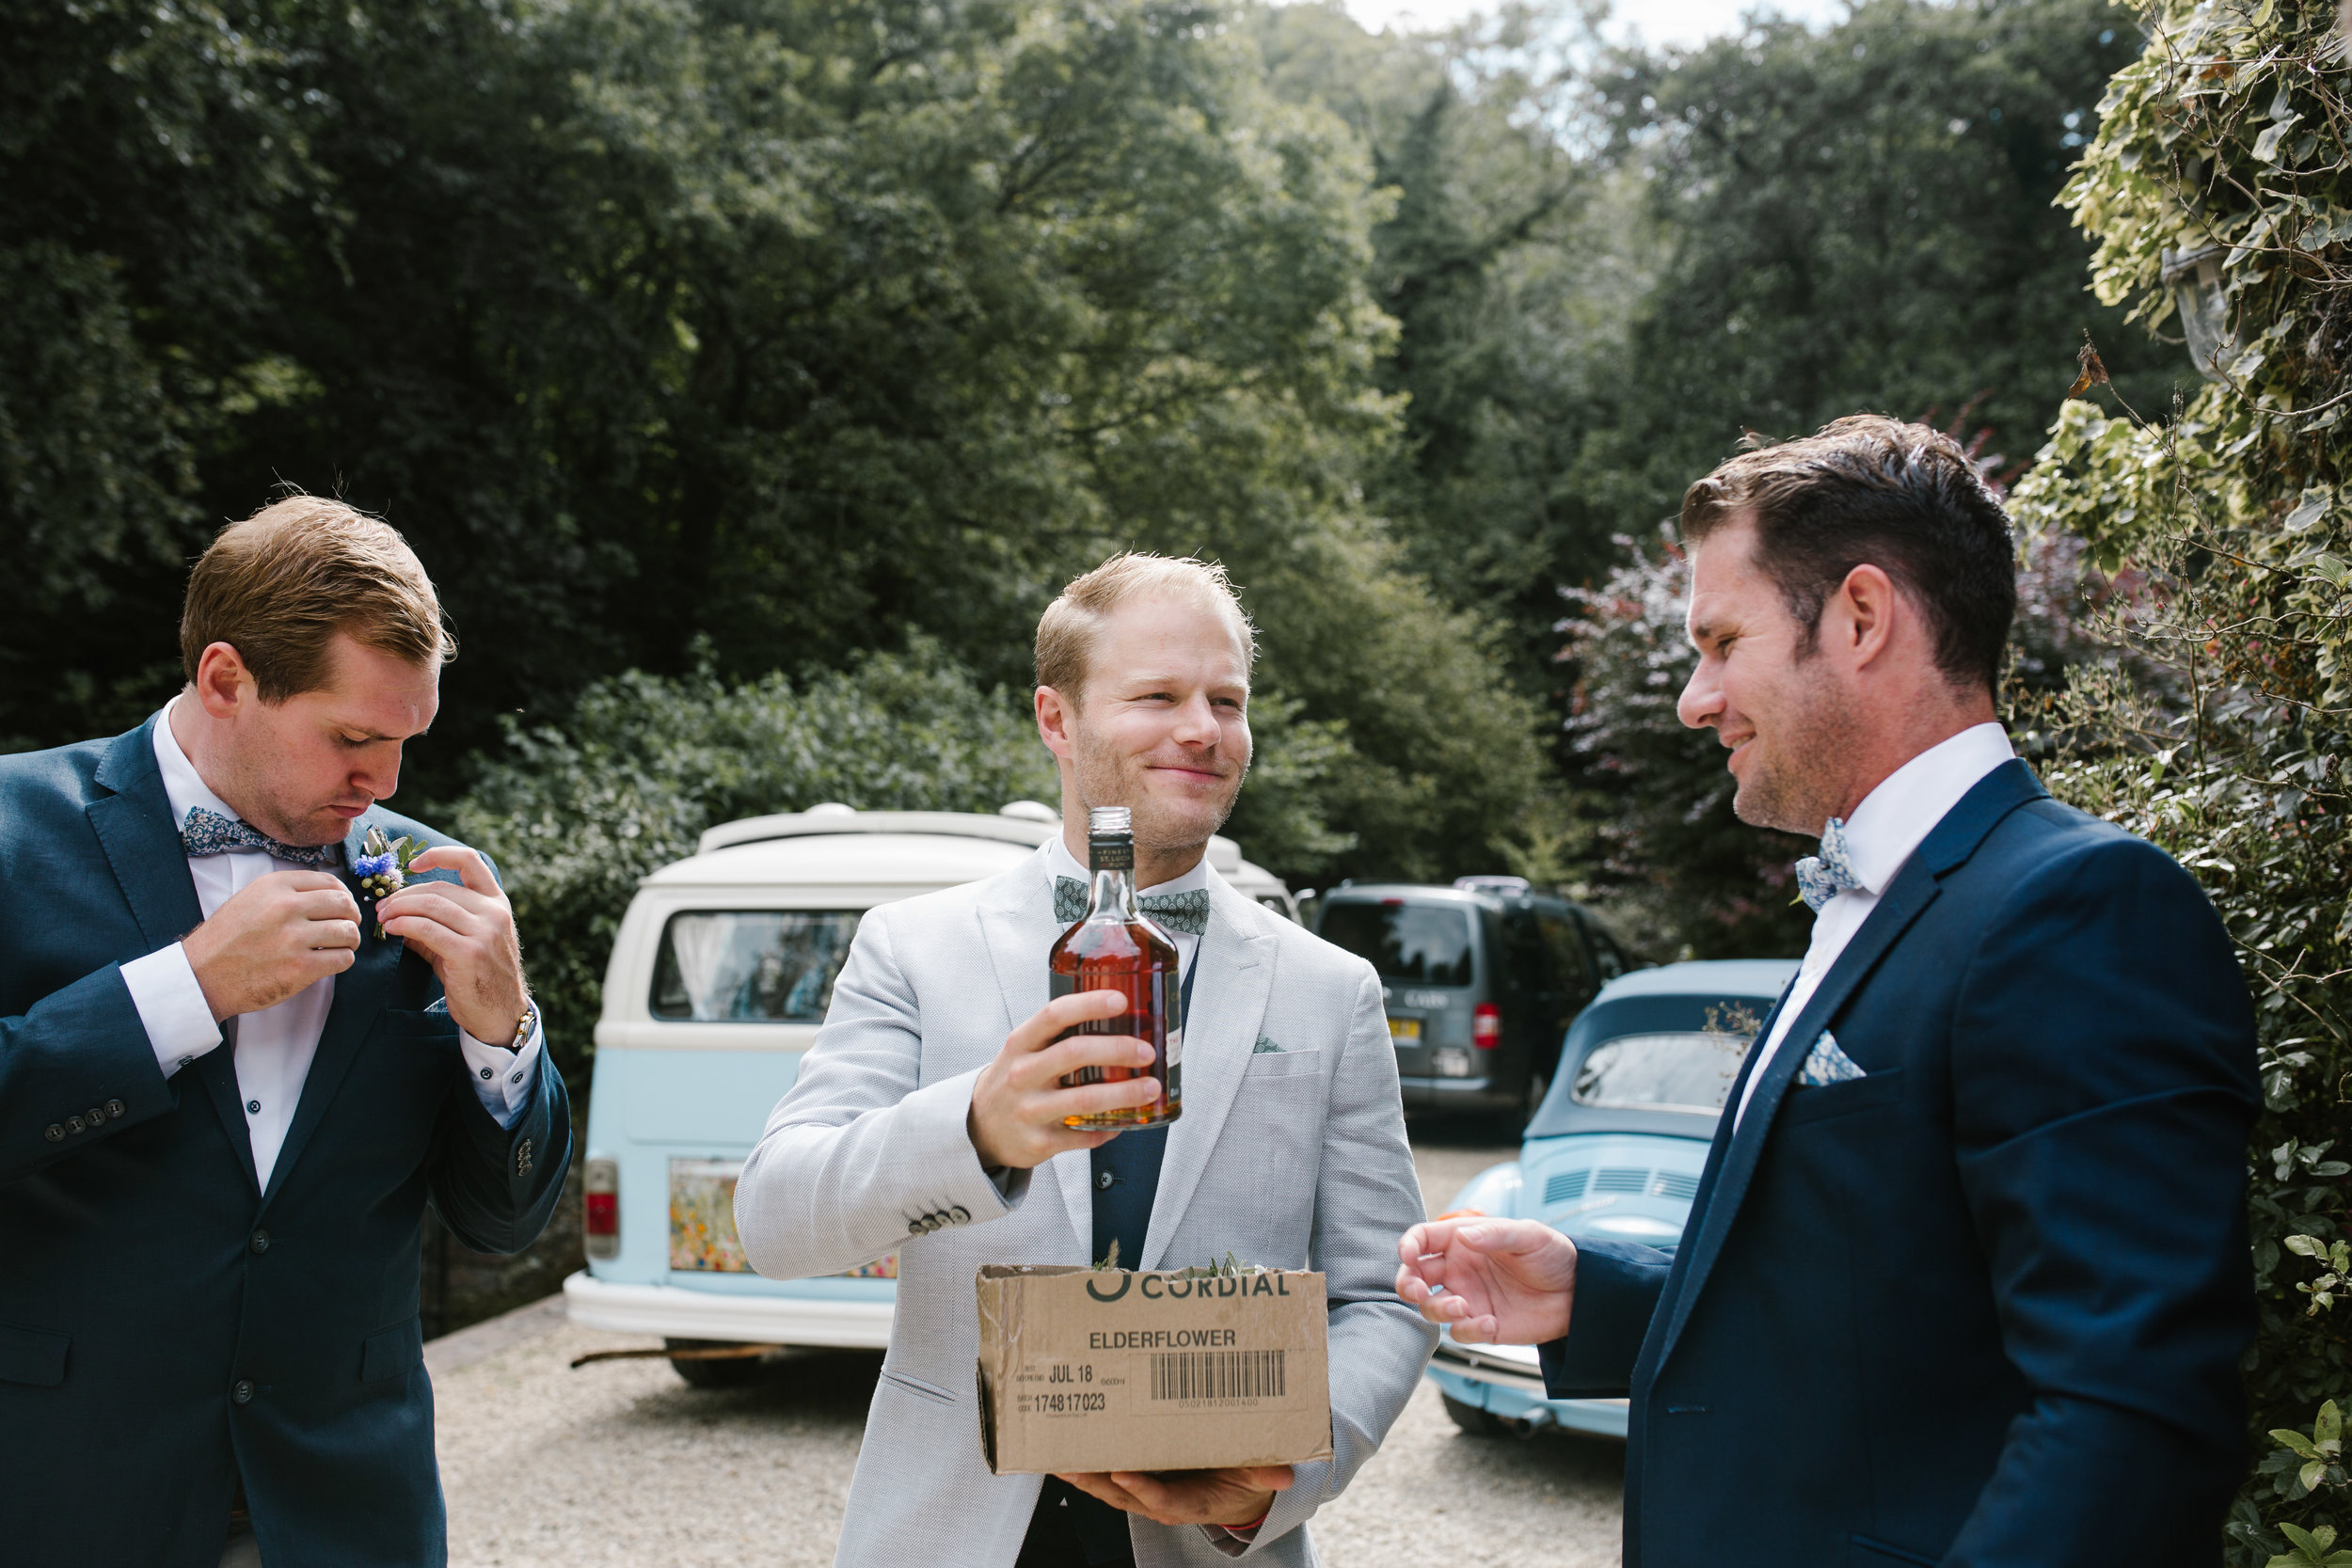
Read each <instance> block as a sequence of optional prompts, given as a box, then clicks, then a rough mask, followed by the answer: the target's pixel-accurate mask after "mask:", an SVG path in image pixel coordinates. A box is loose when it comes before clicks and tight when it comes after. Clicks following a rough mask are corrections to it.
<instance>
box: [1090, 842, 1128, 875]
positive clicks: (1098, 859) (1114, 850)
mask: <svg viewBox="0 0 2352 1568" xmlns="http://www.w3.org/2000/svg"><path fill="white" fill-rule="evenodd" d="M1087 860H1088V863H1089V869H1091V870H1095V871H1133V870H1134V869H1135V868H1136V841H1135V840H1134V839H1132V838H1126V837H1120V838H1089V839H1088V840H1087Z"/></svg>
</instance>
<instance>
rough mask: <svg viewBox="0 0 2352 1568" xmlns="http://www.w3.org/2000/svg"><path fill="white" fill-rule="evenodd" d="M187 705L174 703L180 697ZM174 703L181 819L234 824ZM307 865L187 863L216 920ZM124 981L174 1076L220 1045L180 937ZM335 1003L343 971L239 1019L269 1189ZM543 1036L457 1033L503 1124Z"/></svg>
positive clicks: (246, 1092) (242, 1068) (244, 1078)
mask: <svg viewBox="0 0 2352 1568" xmlns="http://www.w3.org/2000/svg"><path fill="white" fill-rule="evenodd" d="M178 701H179V699H178V698H177V697H175V698H173V699H172V703H177V702H178ZM172 703H167V704H165V705H164V710H163V712H162V713H160V714H158V715H156V718H155V763H156V766H157V767H158V768H161V769H162V770H163V776H164V794H165V796H166V797H167V799H168V800H170V801H171V816H172V820H173V822H174V823H175V824H184V823H185V822H186V821H187V819H188V813H189V812H190V811H192V810H194V809H195V808H196V807H198V806H201V807H203V808H204V809H205V810H206V811H209V812H215V813H217V814H218V815H219V816H225V817H227V818H229V819H230V821H232V822H233V821H237V820H240V818H239V817H238V816H237V814H236V812H235V811H234V810H232V809H231V808H230V806H229V805H228V804H227V803H226V802H225V801H223V800H221V799H220V797H219V796H217V795H215V794H214V793H213V792H212V790H211V789H210V788H208V787H206V785H205V783H204V780H203V778H202V777H201V776H200V775H199V773H198V772H197V770H196V765H195V764H194V763H191V762H190V761H188V757H187V753H186V752H183V751H182V750H181V749H180V742H179V739H178V737H176V736H173V734H172V733H171V706H172ZM302 869H304V868H303V867H300V866H297V865H294V864H293V863H289V862H286V861H280V860H278V859H276V858H275V857H273V856H271V855H270V854H268V853H267V852H265V851H263V850H260V849H239V850H233V851H231V852H230V853H228V854H222V855H202V856H195V857H191V858H190V859H189V861H188V875H189V876H190V877H191V878H193V879H195V882H196V901H197V905H198V907H199V908H200V909H201V910H202V911H204V918H205V919H207V920H210V919H212V918H213V916H214V914H215V913H216V912H217V911H219V909H220V907H221V906H222V905H223V904H226V903H227V902H229V900H230V898H231V897H233V896H235V895H237V894H238V893H239V892H241V891H243V890H244V889H245V888H246V887H248V886H250V885H251V884H252V883H254V882H257V881H259V880H260V879H262V878H263V877H266V876H268V875H269V874H270V873H271V872H273V871H298V870H302ZM361 918H362V919H363V920H364V919H365V918H366V916H365V915H364V914H363V915H362V916H361ZM362 934H363V935H364V934H365V933H364V932H363V933H362ZM122 983H123V984H124V985H125V986H126V987H128V988H129V989H130V992H131V1001H132V1003H133V1005H134V1006H136V1007H137V1008H138V1012H139V1022H141V1023H143V1024H145V1025H146V1026H147V1039H148V1043H149V1044H150V1045H151V1046H152V1047H154V1051H155V1060H156V1062H157V1064H158V1065H159V1066H161V1067H162V1068H163V1069H164V1076H165V1077H166V1078H168V1077H170V1076H171V1075H172V1074H173V1073H175V1072H177V1071H179V1070H180V1069H182V1068H183V1067H186V1066H187V1065H188V1064H189V1063H191V1062H193V1061H195V1060H196V1059H197V1058H198V1057H199V1056H201V1055H203V1054H205V1053H207V1052H210V1051H212V1050H214V1049H215V1047H217V1046H218V1045H219V1044H220V1042H221V1039H222V1038H223V1036H222V1034H221V1029H220V1025H219V1024H217V1023H215V1022H213V1009H212V1005H211V1004H210V1003H208V1002H206V1001H205V1000H204V990H203V988H202V987H201V986H199V985H198V984H197V981H196V970H195V968H194V967H193V966H192V965H191V964H190V963H189V962H188V955H187V949H186V948H185V947H184V946H183V945H182V944H181V943H179V942H173V943H172V944H171V945H170V946H169V947H166V948H162V949H160V950H158V951H156V952H153V953H150V954H149V955H147V957H145V958H135V959H133V960H132V961H131V962H129V963H126V964H124V965H123V966H122ZM334 1001H335V977H334V976H333V975H331V974H330V975H328V976H327V977H326V978H325V979H323V980H317V981H314V982H312V983H311V984H310V986H309V987H308V988H306V989H305V990H300V991H297V992H296V993H295V994H294V995H293V996H290V997H288V998H287V999H286V1000H285V1001H283V1002H280V1003H279V1004H278V1006H275V1007H265V1008H263V1009H262V1011H260V1012H258V1013H246V1014H245V1015H243V1016H242V1017H240V1018H239V1019H238V1021H237V1056H236V1064H237V1095H238V1098H239V1099H241V1100H243V1101H245V1117H246V1136H247V1137H249V1138H250V1139H251V1140H252V1144H253V1170H254V1174H255V1175H256V1176H257V1177H259V1178H260V1179H261V1183H262V1187H263V1188H267V1187H268V1186H269V1178H270V1172H271V1171H272V1170H273V1169H274V1168H275V1167H276V1166H277V1164H278V1150H279V1149H280V1148H283V1147H285V1142H286V1132H287V1129H288V1128H290V1127H292V1126H293V1125H294V1107H295V1105H296V1104H297V1103H298V1102H299V1101H301V1099H302V1084H303V1080H304V1079H305V1078H307V1077H309V1076H310V1058H311V1057H312V1056H314V1055H316V1054H317V1053H318V1048H319V1034H320V1032H321V1031H322V1030H324V1029H325V1028H326V1012H327V1009H328V1008H329V1007H330V1006H333V1005H334ZM544 1038H545V1032H544V1031H543V1030H541V1029H540V1028H539V1027H538V1026H537V1025H536V1024H534V1025H533V1026H532V1032H531V1038H530V1039H528V1040H526V1041H524V1042H523V1047H522V1050H521V1051H519V1052H516V1051H513V1050H509V1049H506V1048H503V1047H501V1046H495V1045H485V1044H484V1043H483V1042H482V1041H480V1040H478V1039H475V1038H474V1037H472V1036H471V1035H469V1034H466V1033H464V1032H463V1031H462V1030H461V1031H460V1032H459V1034H458V1043H459V1047H460V1049H461V1050H462V1052H463V1053H464V1056H465V1061H466V1081H467V1082H468V1083H469V1084H470V1085H472V1086H473V1091H474V1094H475V1095H476V1096H477V1097H478V1098H479V1099H480V1100H481V1101H482V1108H483V1109H484V1110H485V1111H487V1112H489V1113H490V1115H491V1116H492V1117H495V1118H496V1119H497V1121H498V1124H499V1125H500V1126H501V1127H512V1126H514V1125H515V1122H516V1119H517V1118H519V1117H521V1116H522V1113H523V1108H524V1106H525V1105H527V1104H528V1103H529V1102H530V1101H531V1092H532V1085H533V1078H532V1075H533V1074H534V1073H535V1072H536V1071H537V1070H538V1064H539V1057H540V1054H541V1046H542V1044H543V1041H544Z"/></svg>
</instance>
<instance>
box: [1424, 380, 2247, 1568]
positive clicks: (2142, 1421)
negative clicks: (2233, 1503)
mask: <svg viewBox="0 0 2352 1568" xmlns="http://www.w3.org/2000/svg"><path fill="white" fill-rule="evenodd" d="M1682 522H1683V534H1684V538H1685V540H1686V542H1687V544H1688V545H1689V546H1690V548H1691V551H1692V597H1691V607H1690V635H1691V640H1692V642H1693V643H1694V644H1695V645H1696V646H1697V648H1698V651H1699V666H1698V669H1697V671H1696V673H1694V674H1693V675H1692V678H1691V682H1690V685H1689V687H1688V688H1687V689H1685V690H1684V692H1683V694H1682V702H1681V717H1682V721H1683V722H1684V723H1686V724H1690V725H1693V726H1701V725H1711V726H1713V728H1714V729H1715V730H1716V732H1717V734H1718V736H1720V738H1721V739H1722V741H1723V743H1724V745H1725V746H1727V747H1729V748H1731V756H1730V768H1731V772H1732V776H1733V777H1734V778H1735V779H1736V780H1737V781H1738V794H1737V797H1736V801H1735V809H1736V810H1737V811H1738V812H1739V815H1740V817H1741V818H1742V819H1743V820H1745V821H1748V822H1752V823H1756V824H1757V825H1759V826H1766V827H1772V828H1779V829H1782V830H1785V831H1788V832H1804V833H1807V834H1817V833H1818V834H1820V835H1821V838H1822V846H1821V852H1820V855H1819V856H1808V857H1806V858H1805V859H1804V861H1803V862H1801V863H1799V865H1798V879H1799V883H1800V886H1801V888H1802V890H1803V894H1804V898H1805V901H1806V902H1807V903H1808V904H1810V905H1812V906H1813V908H1814V909H1815V911H1817V912H1816V914H1815V920H1814V929H1813V939H1812V943H1811V946H1810V948H1809V949H1808V951H1807V953H1806V955H1805V959H1804V967H1803V968H1802V969H1801V970H1800V972H1799V974H1798V975H1797V978H1796V979H1795V981H1794V982H1793V983H1792V984H1791V985H1790V987H1789V990H1788V994H1787V995H1785V996H1784V997H1783V998H1782V999H1781V1002H1780V1005H1779V1006H1778V1007H1776V1008H1775V1009H1774V1011H1773V1013H1772V1018H1771V1020H1770V1021H1769V1022H1767V1024H1766V1026H1765V1028H1764V1031H1763V1033H1762V1035H1761V1036H1760V1037H1759V1039H1758V1042H1757V1043H1756V1046H1755V1048H1754V1049H1753V1050H1751V1051H1750V1052H1749V1053H1748V1057H1747V1060H1746V1062H1745V1063H1744V1064H1743V1065H1742V1068H1741V1070H1740V1076H1739V1078H1738V1080H1737V1081H1736V1082H1735V1083H1734V1084H1733V1085H1732V1087H1731V1090H1730V1096H1729V1099H1728V1100H1727V1101H1726V1104H1725V1109H1724V1117H1723V1119H1722V1121H1721V1123H1720V1124H1719V1126H1718V1129H1717V1132H1716V1135H1715V1143H1714V1147H1713V1148H1712V1149H1711V1151H1710V1152H1709V1154H1708V1164H1707V1169H1706V1173H1705V1175H1704V1176H1703V1178H1702V1179H1701V1181H1700V1186H1699V1192H1698V1196H1697V1198H1696V1200H1695V1202H1694V1203H1693V1205H1692V1211H1691V1218H1690V1223H1689V1224H1688V1226H1687V1227H1685V1228H1684V1231H1683V1236H1682V1241H1681V1243H1680V1246H1679V1247H1678V1249H1677V1250H1676V1251H1674V1252H1673V1253H1672V1254H1671V1255H1670V1254H1669V1253H1667V1252H1664V1251H1660V1250H1653V1249H1651V1248H1647V1247H1641V1246H1633V1245H1623V1244H1614V1243H1602V1242H1586V1243H1569V1242H1568V1241H1567V1239H1566V1238H1565V1237H1563V1236H1561V1235H1560V1234H1559V1233H1557V1232H1556V1231H1553V1230H1551V1229H1550V1228H1549V1227H1545V1226H1543V1225H1539V1224H1536V1223H1534V1222H1532V1221H1502V1220H1446V1221H1434V1222H1432V1223H1430V1224H1427V1225H1423V1226H1417V1227H1414V1228H1413V1229H1412V1230H1410V1231H1408V1232H1407V1233H1406V1236H1405V1238H1404V1240H1403V1242H1402V1243H1401V1245H1400V1249H1399V1250H1400V1252H1401V1254H1402V1258H1403V1267H1402V1268H1401V1269H1400V1271H1399V1274H1398V1278H1397V1288H1398V1290H1399V1291H1400V1292H1401V1293H1402V1294H1403V1295H1404V1296H1405V1298H1406V1300H1407V1301H1411V1302H1413V1303H1415V1304H1417V1305H1419V1306H1420V1307H1422V1311H1423V1313H1424V1314H1425V1315H1427V1316H1428V1317H1429V1318H1431V1319H1432V1320H1433V1321H1435V1322H1438V1323H1443V1324H1445V1325H1447V1326H1448V1327H1449V1328H1450V1329H1451V1330H1452V1332H1453V1333H1454V1336H1455V1337H1456V1338H1460V1339H1463V1340H1465V1341H1480V1340H1487V1341H1498V1342H1504V1343H1518V1344H1537V1345H1540V1346H1541V1347H1542V1360H1543V1368H1544V1376H1545V1380H1546V1382H1547V1384H1548V1385H1549V1388H1550V1392H1551V1393H1552V1395H1553V1396H1554V1397H1556V1398H1593V1397H1607V1396H1618V1395H1623V1396H1629V1399H1630V1403H1631V1409H1630V1420H1631V1426H1630V1432H1629V1451H1628V1458H1627V1474H1626V1546H1625V1559H1626V1561H1627V1563H1628V1564H1629V1565H1633V1564H1638V1565H1640V1568H1685V1565H1690V1568H1697V1565H1699V1564H1702V1563H1704V1564H1713V1563H1717V1562H1724V1561H1737V1562H1740V1563H1743V1564H1757V1565H1772V1564H1782V1563H1787V1564H1806V1565H1824V1564H1830V1563H1839V1564H1846V1563H1851V1564H1872V1565H1877V1564H1897V1563H1944V1564H1949V1565H1955V1568H1957V1565H1961V1564H1967V1565H1971V1568H1974V1565H1980V1564H1981V1565H1992V1564H2000V1565H2003V1568H2019V1565H2026V1564H2050V1565H2053V1568H2055V1565H2058V1564H2069V1565H2079V1564H2083V1563H2092V1562H2098V1563H2107V1562H2113V1563H2125V1562H2128V1563H2135V1564H2139V1565H2142V1568H2153V1565H2161V1564H2191V1563H2214V1562H2217V1561H2218V1560H2219V1559H2220V1552H2221V1534H2220V1530H2221V1521H2222V1515H2223V1513H2224V1510H2225V1509H2226V1507H2227V1505H2228V1502H2229V1498H2230V1496H2231V1493H2232V1490H2233V1487H2234V1485H2235V1484H2236V1481H2237V1480H2238V1478H2239V1477H2240V1475H2241V1474H2242V1473H2243V1470H2244V1466H2245V1463H2246V1448H2245V1439H2244V1433H2243V1432H2242V1423H2243V1412H2242V1406H2241V1391H2240V1387H2239V1381H2238V1357H2239V1355H2240V1354H2241V1353H2243V1352H2244V1350H2245V1348H2246V1346H2247V1343H2248V1341H2249V1338H2251V1336H2252V1333H2253V1327H2254V1302H2253V1283H2252V1276H2251V1273H2252V1271H2251V1267H2250V1263H2249V1256H2248V1241H2247V1230H2246V1223H2245V1214H2244V1206H2245V1192H2244V1168H2245V1167H2244V1162H2245V1142H2246V1136H2247V1132H2248V1128H2249V1124H2250V1122H2251V1120H2252V1117H2253V1115H2254V1112H2255V1109H2256V1106H2257V1103H2258V1091H2257V1085H2256V1079H2255V1068H2254V1028H2253V1017H2252V1011H2251V1008H2250V1006H2249V1004H2248V1000H2247V995H2246V989H2245V986H2244V983H2243V982H2242V980H2241V979H2240V977H2239V974H2238V971H2237V966H2236V964H2235V961H2234V959H2233V955H2232V949H2231V945H2230V942H2229V939H2228V937H2227V936H2226V934H2225V933H2224V932H2223V930H2222V927H2221V923H2220V921H2219V920H2218V919H2217V917H2216V915H2215V913H2214V911H2213V908H2212V906H2211V905H2210V904H2209V903H2208V902H2207V901H2206V900H2205V898H2204V896H2203V895H2202V894H2201V892H2200V891H2199V889H2198V887H2197V885H2196V883H2195V882H2193V881H2192V880H2191V879H2189V877H2188V875H2187V874H2186V873H2185V872H2184V871H2183V870H2182V869H2181V868H2180V867H2179V866H2178V865H2176V864H2174V863H2173V862H2172V861H2171V860H2170V859H2169V858H2168V857H2167V856H2165V855H2164V854H2163V853H2162V852H2161V851H2159V850H2157V849H2155V848H2153V847H2151V846H2150V845H2148V844H2146V843H2144V842H2143V841H2141V840H2139V839H2137V838H2134V837H2132V836H2131V835H2130V834H2129V833H2126V832H2122V831H2121V830H2119V829H2117V828H2114V827H2112V826H2110V825H2108V824H2106V823H2104V822H2101V821H2099V820H2097V819H2095V818H2093V817H2090V816H2085V815H2084V814H2082V813H2081V812H2078V811H2075V810H2073V809H2072V808H2070V807H2066V806H2062V805H2059V804H2058V802H2056V801H2055V800H2051V799H2050V798H2049V796H2048V795H2047V794H2045V793H2044V792H2043V790H2042V785H2041V784H2039V783H2038V782H2037V781H2036V780H2035V778H2034V776H2033V774H2032V772H2031V771H2030V770H2029V769H2028V768H2026V765H2025V764H2024V763H2023V762H2021V761H2018V760H2017V759H2016V758H2015V757H2014V756H2013V755H2012V754H2011V753H2010V746H2009V741H2008V739H2007V737H2006V736H2004V735H2003V734H2002V731H2001V728H2000V726H1999V724H1998V723H1996V722H1995V721H1994V697H1993V693H1994V686H1995V683H1996V680H1997V676H1998V673H1999V669H2000V661H2001V656H2002V649H2003V646H2004V644H2005V642H2006V640H2007V635H2008V630H2009V623H2010V615H2011V613H2012V612H2013V610H2014V608H2015V604H2016V588H2015V578H2014V571H2013V557H2012V555H2011V545H2010V535H2009V530H2008V525H2007V522H2006V519H2005V518H2004V517H2003V515H2002V514H2001V511H2000V507H1999V505H1998V503H1997V502H1996V501H1995V500H1994V498H1993V497H1992V496H1991V495H1990V494H1989V493H1988V492H1987V491H1986V490H1985V488H1984V486H1983V485H1982V484H1981V483H1979V481H1978V478H1977V476H1976V474H1975V472H1974V471H1973V470H1972V468H1971V467H1970V466H1969V464H1968V463H1967V461H1966V459H1965V458H1964V456H1963V454H1962V452H1961V451H1960V450H1959V449H1958V448H1957V447H1956V446H1955V445H1954V444H1953V443H1952V442H1950V441H1949V440H1947V439H1946V438H1945V437H1942V436H1937V435H1935V434H1934V433H1933V432H1931V431H1929V430H1926V429H1924V428H1922V427H1920V426H1916V425H1902V424H1898V423H1896V422H1894V421H1892V420H1881V419H1861V418H1857V419H1849V420H1838V421H1837V422H1836V423H1835V424H1833V425H1831V426H1829V427H1828V428H1827V429H1825V430H1824V431H1822V432H1821V433H1820V435H1819V436H1813V437H1810V438H1808V439H1805V440H1801V441H1792V442H1789V443H1788V444H1786V445H1783V446H1779V447H1772V448H1767V449H1765V450H1763V451H1756V452H1750V453H1745V454H1743V455H1741V456H1740V457H1737V458H1734V459H1732V460H1731V461H1730V462H1728V463H1726V464H1724V466H1723V467H1720V468H1718V469H1717V470H1716V471H1715V472H1714V473H1713V474H1711V475H1709V476H1708V478H1706V479H1704V480H1701V481H1700V482H1699V483H1696V484H1694V485H1693V486H1692V488H1691V491H1690V493H1689V494H1688V495H1687V496H1686V497H1685V499H1684V501H1683V516H1682Z"/></svg>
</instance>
